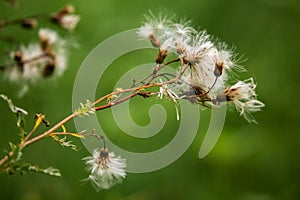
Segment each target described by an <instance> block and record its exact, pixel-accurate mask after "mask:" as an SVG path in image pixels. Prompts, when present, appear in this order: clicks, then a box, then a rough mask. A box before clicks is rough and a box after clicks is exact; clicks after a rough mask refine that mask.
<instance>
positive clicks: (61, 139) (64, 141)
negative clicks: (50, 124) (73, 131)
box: [50, 135, 78, 151]
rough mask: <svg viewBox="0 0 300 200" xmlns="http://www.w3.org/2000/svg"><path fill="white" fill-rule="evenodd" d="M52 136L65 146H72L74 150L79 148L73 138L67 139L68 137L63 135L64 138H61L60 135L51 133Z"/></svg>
mask: <svg viewBox="0 0 300 200" xmlns="http://www.w3.org/2000/svg"><path fill="white" fill-rule="evenodd" d="M50 137H51V138H52V139H53V140H54V141H56V142H58V143H59V144H60V145H62V146H64V147H70V148H71V149H73V150H74V151H77V150H78V147H77V146H76V145H75V144H73V143H72V141H71V140H69V141H67V137H66V136H65V137H63V138H60V137H58V136H57V135H50Z"/></svg>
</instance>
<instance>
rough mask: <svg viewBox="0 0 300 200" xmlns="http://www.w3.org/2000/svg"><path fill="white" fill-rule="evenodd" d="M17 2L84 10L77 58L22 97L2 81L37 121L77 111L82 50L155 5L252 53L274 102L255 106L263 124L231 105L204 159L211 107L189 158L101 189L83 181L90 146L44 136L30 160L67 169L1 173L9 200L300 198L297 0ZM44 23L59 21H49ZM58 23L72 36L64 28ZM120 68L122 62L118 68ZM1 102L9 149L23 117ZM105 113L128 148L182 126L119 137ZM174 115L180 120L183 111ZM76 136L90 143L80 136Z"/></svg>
mask: <svg viewBox="0 0 300 200" xmlns="http://www.w3.org/2000/svg"><path fill="white" fill-rule="evenodd" d="M18 2H19V5H18V8H16V9H11V8H10V7H9V6H7V4H6V3H5V2H4V1H2V2H1V3H0V6H1V7H0V16H1V18H2V19H4V18H16V17H20V16H27V15H32V14H34V13H51V12H53V11H56V10H58V9H60V8H61V7H63V6H64V5H65V4H67V3H71V4H73V5H74V6H75V8H76V11H77V13H79V14H80V16H81V21H80V23H79V25H78V27H77V29H76V30H75V32H74V33H73V34H72V36H71V37H72V38H73V39H74V40H76V41H77V43H78V44H79V47H78V48H74V49H72V50H70V52H69V59H70V61H69V66H68V69H67V70H66V72H65V74H64V75H63V76H62V77H59V78H57V79H56V80H47V81H45V82H43V83H39V84H37V85H36V86H33V87H31V89H30V91H29V92H28V93H27V94H26V95H25V97H23V98H22V99H20V98H17V95H16V93H17V92H16V91H17V90H18V89H19V86H18V85H15V84H10V83H7V81H5V80H4V79H1V80H0V92H1V93H5V94H7V95H8V96H10V97H11V98H12V99H14V102H15V104H16V105H18V106H20V107H23V108H26V109H27V110H28V111H29V113H30V115H29V116H28V117H27V118H26V119H27V127H28V129H29V128H30V127H32V125H33V123H34V121H33V119H32V118H33V115H34V114H35V113H46V115H47V118H48V119H49V120H50V121H51V122H52V123H54V122H57V121H58V120H60V119H62V117H63V116H66V115H67V114H69V113H70V112H71V111H72V105H71V102H72V87H73V81H74V79H75V76H76V72H77V70H78V68H79V67H80V64H81V62H82V61H83V59H84V58H85V57H86V56H87V55H88V53H89V52H90V51H91V50H92V49H93V48H94V47H95V46H96V45H97V44H98V43H100V42H101V41H103V40H105V39H106V38H108V37H110V36H112V35H114V34H117V33H119V32H121V31H125V30H128V29H132V28H137V27H139V26H140V25H141V23H142V21H143V20H144V16H143V15H144V14H147V13H148V10H149V9H151V10H152V11H153V12H154V13H158V12H159V11H167V12H170V13H176V15H177V17H178V18H186V19H192V21H193V25H195V26H197V27H200V28H204V29H206V30H207V31H208V33H210V34H212V35H215V36H217V37H219V38H220V39H221V40H222V41H224V42H227V43H228V44H230V45H234V46H236V47H237V51H238V52H239V53H240V54H244V55H245V56H244V57H245V58H247V60H246V61H245V62H244V63H243V64H244V65H245V66H246V68H247V70H248V72H247V74H246V75H243V76H253V77H254V79H255V81H256V82H257V83H258V88H257V92H258V94H259V99H260V100H262V101H263V102H264V103H265V104H266V107H265V108H264V109H263V111H262V112H260V113H257V114H255V118H256V119H257V121H258V122H259V124H258V125H254V124H248V123H247V122H246V121H245V120H244V119H242V118H240V117H238V115H237V114H236V112H228V115H227V118H226V124H225V128H224V130H223V133H222V135H221V137H220V139H219V141H218V143H217V145H216V146H215V148H214V149H213V151H212V152H211V153H210V154H209V155H208V156H207V157H205V158H204V159H198V151H199V148H200V145H201V142H202V140H203V134H204V133H205V131H206V128H207V125H205V124H207V123H208V122H206V121H208V119H209V112H207V111H206V112H201V116H202V119H203V121H201V125H200V130H199V133H198V135H197V137H196V138H195V140H194V142H193V144H192V146H191V147H190V148H189V149H188V151H187V152H186V153H185V154H184V155H183V156H182V157H181V158H180V159H178V160H177V161H176V162H174V163H173V164H171V165H170V166H168V167H166V168H164V169H161V170H158V171H155V172H151V173H145V174H128V177H127V178H126V179H125V180H124V182H123V184H121V185H116V186H115V187H113V188H112V189H110V190H107V191H100V192H96V191H95V190H94V188H93V187H92V186H91V185H90V184H85V185H82V183H81V181H80V180H81V179H83V178H85V177H86V176H87V172H86V171H85V169H84V163H83V162H82V161H81V158H83V157H85V156H87V155H88V152H87V150H86V149H85V148H84V147H82V148H81V150H80V151H78V152H73V151H72V150H70V149H66V148H62V147H61V146H59V145H58V144H57V143H55V142H53V141H51V140H47V139H45V140H43V141H40V142H38V143H36V144H33V145H32V146H30V147H28V148H27V149H25V151H24V154H25V156H24V160H25V161H28V162H33V163H36V164H38V165H40V166H41V167H47V166H54V167H57V168H59V169H61V171H62V173H63V177H62V178H53V177H48V176H46V175H39V174H29V175H24V176H22V175H14V176H9V175H6V174H0V199H21V200H40V199H51V200H54V199H109V200H114V199H141V200H148V199H171V200H172V199H174V200H175V199H203V200H213V199H241V200H271V199H272V200H273V199H295V200H296V199H300V172H299V169H300V158H299V154H298V153H299V150H300V131H299V130H300V129H299V127H298V123H299V119H300V118H299V116H298V115H299V113H298V112H299V111H300V109H299V105H298V98H299V97H300V95H299V94H298V92H299V89H298V86H299V85H300V84H299V83H300V79H299V77H298V75H299V74H298V73H299V72H300V68H299V55H300V50H299V46H300V40H299V36H300V24H299V19H300V5H299V3H298V1H297V0H276V1H274V0H261V1H258V0H251V1H250V0H245V1H238V0H232V1H215V0H185V1H178V0H165V1H161V0H152V1H137V0H135V1H133V0H128V1H121V0H110V1H97V0H88V1H79V0H77V1H65V0H60V1H58V0H54V1H47V2H45V1H37V0H27V1H25V0H20V1H18ZM40 26H41V27H44V26H50V27H51V25H49V24H41V25H40ZM35 32H37V30H36V31H35ZM59 32H60V33H61V34H63V35H65V36H68V33H67V32H65V31H62V30H59ZM7 34H12V36H17V37H18V38H19V39H20V40H21V41H22V39H24V40H27V39H28V40H30V37H32V35H34V33H32V32H29V31H25V30H21V29H19V28H17V27H14V28H12V31H11V32H9V31H8V32H7ZM0 45H3V44H1V43H0ZM0 48H1V46H0ZM2 53H3V52H1V54H2ZM144 54H147V55H144ZM144 54H141V53H140V52H137V55H139V56H131V57H130V56H129V57H128V58H126V57H125V58H121V59H123V61H122V62H120V61H119V62H118V61H116V63H114V65H115V66H114V67H112V68H110V69H109V70H108V71H107V75H106V77H107V78H106V81H103V82H104V83H105V84H106V85H105V87H99V94H98V95H101V94H102V95H103V94H105V93H107V92H109V91H110V90H111V89H112V88H113V86H114V84H115V82H114V81H116V80H117V79H118V77H120V76H121V75H122V72H123V71H126V69H130V66H134V65H135V64H136V63H137V62H138V63H139V62H140V63H143V62H149V61H152V60H151V59H153V58H154V55H155V53H154V52H151V51H150V52H145V53H144ZM132 55H133V54H132ZM129 58H132V59H129ZM118 64H119V66H118ZM121 64H122V65H121ZM123 66H124V68H123ZM118 67H119V68H120V70H117V69H118ZM87 78H88V77H87ZM87 89H88V88H87ZM152 103H153V101H152V102H151V101H150V102H148V101H147V102H146V101H144V100H143V99H136V100H134V101H133V102H132V104H133V105H132V104H131V112H132V115H133V118H134V119H135V120H136V122H137V123H138V124H140V125H146V124H147V123H148V122H149V121H148V120H149V119H148V114H147V108H148V107H149V106H151V104H152ZM155 103H156V102H155ZM144 105H145V106H144ZM167 106H168V107H169V109H168V110H169V111H170V113H169V114H170V115H171V116H174V111H173V107H172V105H170V106H169V105H167ZM0 109H1V111H0V112H1V115H0V119H1V122H0V130H1V131H0V134H1V135H0V136H1V137H0V149H4V148H8V145H7V142H8V141H13V142H16V141H17V139H18V138H17V136H16V128H15V119H14V116H13V115H12V114H11V113H10V112H9V110H8V108H7V105H6V103H5V102H2V101H1V102H0ZM137 110H142V111H141V112H137ZM141 113H142V114H144V116H145V117H144V118H143V115H141ZM99 117H100V118H101V119H103V121H102V123H103V124H104V129H105V131H107V133H112V138H111V139H112V140H113V141H114V142H116V143H118V144H120V145H122V146H123V147H127V148H128V149H135V148H136V150H137V151H147V150H154V149H155V148H158V147H160V146H162V145H163V144H166V143H168V141H170V139H172V137H173V136H174V134H173V132H175V131H176V126H175V127H174V126H172V121H171V122H168V125H167V126H168V128H165V129H164V131H162V132H161V133H160V134H158V135H157V136H155V137H153V138H151V139H149V141H146V142H145V141H141V140H138V139H134V140H133V139H130V138H129V137H128V138H127V139H126V140H121V141H120V139H118V138H122V135H123V133H122V131H121V130H118V128H117V126H116V125H115V124H114V123H113V120H112V118H111V114H110V112H109V111H105V112H103V113H101V114H99ZM169 118H171V117H169ZM140 119H144V120H140ZM170 123H171V125H170ZM173 123H174V124H175V123H176V122H175V117H174V121H173ZM202 124H204V125H202ZM67 128H68V130H75V128H74V124H73V122H70V123H68V124H67ZM90 128H92V127H90ZM42 129H43V128H40V129H39V130H41V131H42ZM173 130H174V131H173ZM75 140H76V139H75ZM75 143H76V144H78V145H81V143H80V141H75ZM141 144H142V145H141ZM1 155H3V153H1Z"/></svg>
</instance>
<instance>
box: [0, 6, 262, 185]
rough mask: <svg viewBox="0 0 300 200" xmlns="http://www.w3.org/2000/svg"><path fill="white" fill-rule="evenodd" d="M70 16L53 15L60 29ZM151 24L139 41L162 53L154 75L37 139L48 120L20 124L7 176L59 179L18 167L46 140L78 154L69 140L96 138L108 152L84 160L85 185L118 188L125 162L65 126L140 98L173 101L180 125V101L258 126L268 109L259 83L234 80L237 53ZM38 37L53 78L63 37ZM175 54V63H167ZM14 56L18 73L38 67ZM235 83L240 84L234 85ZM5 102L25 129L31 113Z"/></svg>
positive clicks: (185, 30)
mask: <svg viewBox="0 0 300 200" xmlns="http://www.w3.org/2000/svg"><path fill="white" fill-rule="evenodd" d="M70 13H72V9H71V8H70V7H67V8H65V9H63V10H61V11H59V12H58V13H56V14H54V15H52V18H53V19H52V20H54V21H55V23H58V24H60V23H62V22H59V21H60V20H62V19H61V18H63V16H64V15H68V14H70ZM146 19H147V21H146V22H145V23H144V24H143V25H142V26H141V27H140V28H139V29H138V31H137V36H138V37H139V38H143V39H146V40H149V42H150V43H151V44H152V45H153V46H154V47H155V48H157V56H156V57H155V58H154V60H155V62H156V66H153V71H152V73H150V74H149V75H148V76H146V77H145V78H143V79H142V80H139V81H134V83H133V84H132V86H131V87H130V88H127V89H123V88H117V89H116V90H115V91H112V92H111V93H109V94H107V95H105V96H102V97H100V98H99V99H97V100H96V101H95V102H90V101H87V102H86V103H81V104H80V106H79V108H78V109H76V110H75V111H74V112H73V113H71V114H70V115H68V116H67V117H65V118H64V119H62V120H61V121H59V122H57V123H56V124H54V125H52V126H50V127H49V129H48V130H47V131H45V132H41V133H37V134H36V135H35V136H33V133H35V132H37V127H38V126H39V125H40V124H41V123H44V124H45V125H49V123H47V120H46V119H45V115H43V114H39V115H36V122H35V125H34V126H33V129H32V130H31V131H29V132H27V131H25V130H23V128H24V127H23V126H22V125H18V126H19V127H20V129H21V130H22V131H21V134H20V136H21V139H20V142H19V143H18V144H11V145H10V146H11V151H9V152H8V153H7V155H5V156H4V157H3V158H2V159H1V160H0V169H1V171H2V172H6V173H11V172H18V171H22V170H23V171H24V170H25V171H36V172H42V173H46V174H49V175H60V174H59V171H58V170H56V169H54V168H47V169H40V168H37V167H36V166H35V165H34V167H33V166H31V165H28V164H25V165H24V166H25V167H19V166H20V164H19V163H20V161H21V155H22V150H23V149H24V148H25V147H27V146H29V145H30V144H32V143H35V142H37V141H40V140H41V139H44V138H52V139H54V141H56V142H58V143H59V144H60V145H62V146H66V147H70V148H72V149H74V150H76V147H75V146H74V145H73V143H72V142H71V141H68V139H67V137H75V138H84V137H88V136H92V137H95V138H97V139H99V140H102V141H103V148H98V149H95V150H94V152H93V156H91V157H86V158H84V160H85V162H86V165H87V168H88V170H89V176H88V178H87V179H86V180H89V181H91V182H92V183H93V184H94V186H95V187H96V189H97V190H100V189H108V188H110V187H111V186H112V185H114V184H115V183H119V182H120V181H121V180H122V179H123V178H125V176H126V173H125V168H126V162H125V159H123V158H120V157H117V156H115V154H114V153H112V152H109V151H108V148H107V147H106V146H105V140H104V138H103V137H102V136H101V135H99V134H96V133H95V132H94V131H92V132H91V133H86V132H84V131H83V132H81V133H74V132H68V131H67V130H66V128H65V125H66V123H67V122H68V121H70V120H72V119H74V118H76V117H83V116H85V115H89V114H94V113H95V112H96V111H98V112H99V111H101V110H104V109H108V108H110V107H112V106H116V105H118V104H121V103H123V102H125V101H127V100H129V99H131V98H134V97H136V96H141V97H143V98H146V99H148V98H158V99H162V98H166V99H169V100H170V101H171V102H173V103H174V106H175V109H176V111H177V112H176V113H177V120H179V116H180V113H179V112H178V107H179V105H180V104H179V102H180V101H189V102H191V103H194V104H199V105H201V106H203V107H206V108H212V107H214V108H217V107H219V106H222V105H223V104H231V105H233V106H235V107H236V110H237V111H238V112H239V114H240V115H241V116H243V117H244V118H245V119H246V120H247V121H248V122H254V123H256V121H255V119H254V117H253V116H252V113H253V112H257V111H260V110H261V108H262V107H264V104H263V103H262V102H261V101H259V100H257V94H256V92H255V88H256V84H255V83H254V81H253V79H252V78H249V79H247V80H245V81H240V80H238V78H237V76H236V75H233V74H236V73H238V72H240V71H244V69H243V68H242V67H241V66H240V65H239V63H238V62H237V59H236V56H235V53H234V52H233V51H232V50H231V49H230V48H228V47H227V45H225V44H224V43H214V42H213V41H212V40H211V37H210V35H208V34H207V33H206V32H205V31H197V30H196V29H194V28H193V27H191V26H190V23H189V22H182V21H181V22H174V21H172V20H171V19H169V18H168V17H161V16H159V17H156V16H154V15H153V14H150V16H147V17H146ZM39 35H40V43H39V45H37V46H36V48H38V51H39V53H38V54H37V55H43V56H42V57H43V64H44V68H39V69H43V70H42V71H43V74H41V75H40V76H41V77H43V76H45V75H46V76H47V75H49V74H50V73H51V67H49V68H48V69H46V68H47V64H48V65H49V64H51V66H55V67H59V63H57V62H56V61H57V60H56V59H57V57H58V55H56V50H55V44H56V42H57V40H58V37H57V35H55V34H53V33H51V32H50V31H49V30H45V29H44V30H42V31H41V32H40V34H39ZM137 39H138V38H137ZM171 54H172V59H171V60H168V58H169V57H170V55H171ZM13 55H14V59H15V63H14V67H16V70H19V72H22V70H23V71H25V70H26V67H28V65H27V64H29V63H30V64H31V67H30V69H33V68H34V66H36V65H37V64H36V61H37V60H36V59H33V60H32V62H29V63H27V62H25V61H27V60H28V59H29V58H28V57H27V54H26V52H25V51H24V50H23V51H21V52H15V53H14V54H13ZM174 57H175V58H174ZM33 58H34V57H33ZM39 59H40V58H39ZM39 62H41V61H39ZM32 63H34V64H32ZM171 64H173V65H174V64H177V68H176V69H177V71H176V73H173V74H170V73H164V72H162V69H164V68H165V67H167V66H170V65H171ZM36 68H38V67H36ZM232 82H235V84H233V85H232V84H230V83H232ZM2 98H3V99H4V100H6V101H8V103H9V105H10V108H11V110H12V111H13V112H14V113H16V114H17V117H18V124H22V123H21V122H22V116H23V115H24V114H27V112H26V111H24V110H23V109H20V108H17V107H15V106H14V105H13V104H12V103H11V101H10V100H9V99H8V98H7V97H6V96H3V95H2ZM87 128H92V127H87ZM59 129H61V131H59ZM61 136H62V137H61ZM16 166H17V167H16ZM22 166H23V165H22ZM28 166H30V167H28Z"/></svg>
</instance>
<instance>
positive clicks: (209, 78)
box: [137, 13, 264, 122]
mask: <svg viewBox="0 0 300 200" xmlns="http://www.w3.org/2000/svg"><path fill="white" fill-rule="evenodd" d="M190 24H191V23H190V22H189V21H181V22H174V21H173V20H171V18H169V17H163V16H158V17H157V16H155V15H153V14H152V13H150V15H149V16H146V22H145V23H144V24H143V25H142V26H141V27H140V28H139V29H138V30H137V34H138V36H139V37H140V38H143V39H147V40H149V41H150V42H151V44H152V45H153V47H155V48H157V49H158V53H157V56H156V59H155V61H156V63H157V65H162V64H163V63H164V61H165V59H166V58H167V56H168V55H170V54H172V56H174V55H175V56H177V57H178V60H180V65H179V67H178V74H179V75H178V77H179V78H180V83H178V84H176V85H174V84H172V85H170V87H168V91H169V93H172V94H173V95H165V96H166V97H167V98H169V99H172V101H173V102H174V101H176V102H177V101H178V100H179V99H187V100H189V101H191V102H193V103H198V104H201V105H204V106H206V107H217V106H220V105H222V104H225V103H228V104H233V105H235V107H236V109H237V111H238V112H239V113H240V115H242V116H244V117H245V119H246V120H247V121H248V122H256V121H255V120H254V118H253V117H252V115H251V112H256V111H259V110H260V109H261V108H262V107H264V104H263V103H262V102H260V101H259V100H257V99H256V97H257V95H256V93H255V87H256V84H255V83H254V81H253V79H252V78H250V79H247V80H245V81H240V80H238V78H237V75H236V73H237V72H241V71H245V70H244V68H243V67H241V66H240V65H239V64H238V59H237V55H236V54H235V53H234V52H233V50H232V49H230V48H229V47H228V46H227V45H226V44H225V43H221V42H213V40H212V37H211V36H210V35H209V34H207V32H206V31H197V30H196V29H194V28H193V27H191V26H190ZM232 82H236V83H235V84H233V85H231V83H232ZM164 88H166V87H164ZM162 90H163V89H161V91H162ZM160 93H161V94H162V95H163V94H166V93H162V92H160ZM174 94H176V95H174Z"/></svg>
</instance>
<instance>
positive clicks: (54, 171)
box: [7, 163, 61, 177]
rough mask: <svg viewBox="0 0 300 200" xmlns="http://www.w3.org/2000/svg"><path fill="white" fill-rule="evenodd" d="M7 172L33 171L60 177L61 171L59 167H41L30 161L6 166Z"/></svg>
mask: <svg viewBox="0 0 300 200" xmlns="http://www.w3.org/2000/svg"><path fill="white" fill-rule="evenodd" d="M7 172H8V174H11V175H12V174H16V173H19V174H27V173H28V172H34V173H41V174H46V175H49V176H56V177H61V173H60V170H59V169H56V168H53V167H48V168H46V169H43V168H40V167H39V166H37V165H33V164H30V163H26V164H15V165H12V166H10V167H9V168H8V170H7Z"/></svg>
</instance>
